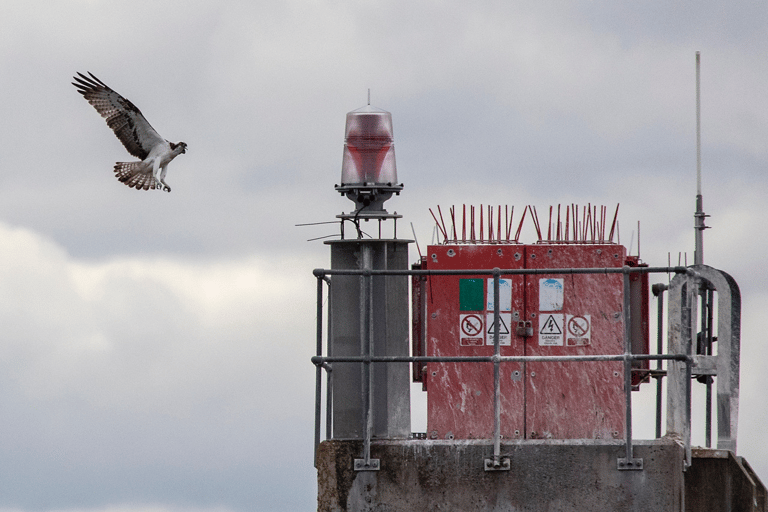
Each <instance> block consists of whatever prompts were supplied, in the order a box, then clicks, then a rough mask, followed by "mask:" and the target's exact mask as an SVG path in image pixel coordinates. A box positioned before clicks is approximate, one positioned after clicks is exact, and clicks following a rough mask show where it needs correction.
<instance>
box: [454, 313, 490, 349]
mask: <svg viewBox="0 0 768 512" xmlns="http://www.w3.org/2000/svg"><path fill="white" fill-rule="evenodd" d="M484 325H485V321H484V320H483V317H482V316H481V315H478V314H475V313H470V314H464V315H459V333H460V334H459V342H460V343H461V345H462V346H465V347H475V346H482V345H483V342H484V341H485V336H484V334H485V329H484V328H483V327H484Z"/></svg>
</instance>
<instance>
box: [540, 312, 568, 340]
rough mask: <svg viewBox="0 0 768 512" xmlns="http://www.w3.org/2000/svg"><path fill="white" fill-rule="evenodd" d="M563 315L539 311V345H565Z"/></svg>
mask: <svg viewBox="0 0 768 512" xmlns="http://www.w3.org/2000/svg"><path fill="white" fill-rule="evenodd" d="M563 316H564V315H562V314H560V313H539V345H544V346H559V347H562V346H563V327H564V326H563Z"/></svg>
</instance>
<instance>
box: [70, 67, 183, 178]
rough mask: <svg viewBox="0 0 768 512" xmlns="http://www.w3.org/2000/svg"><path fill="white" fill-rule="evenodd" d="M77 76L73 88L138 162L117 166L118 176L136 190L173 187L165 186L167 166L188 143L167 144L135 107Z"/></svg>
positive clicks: (97, 82)
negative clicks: (91, 106)
mask: <svg viewBox="0 0 768 512" xmlns="http://www.w3.org/2000/svg"><path fill="white" fill-rule="evenodd" d="M88 74H89V75H90V77H87V76H85V75H83V74H82V73H78V76H76V77H73V78H74V80H75V81H74V82H72V85H74V86H75V87H77V92H79V93H80V94H82V95H83V96H84V97H85V99H86V100H88V103H90V104H91V105H93V107H94V108H95V109H96V110H97V111H98V113H99V114H101V116H102V117H103V118H105V119H106V120H107V124H108V125H109V127H110V128H112V130H113V131H114V132H115V135H117V138H118V139H120V142H122V143H123V146H125V149H127V150H128V152H129V153H130V154H132V155H133V156H135V157H137V158H141V161H139V162H117V163H116V164H115V176H116V177H117V179H118V180H120V181H122V182H123V183H125V184H126V185H128V186H129V187H133V188H135V189H137V190H139V189H144V190H149V189H153V190H165V191H167V192H170V191H171V187H169V186H168V184H167V183H166V182H165V172H166V170H167V167H168V164H169V163H170V162H171V160H173V159H174V158H176V157H177V156H179V155H180V154H182V153H186V152H187V144H186V143H185V142H177V143H173V142H168V141H167V140H165V139H164V138H162V137H161V136H160V134H159V133H157V132H156V131H155V129H154V128H152V126H150V124H149V122H147V120H146V118H145V117H144V116H143V115H142V113H141V111H140V110H139V109H138V108H136V106H135V105H134V104H133V103H131V102H130V101H128V100H127V99H125V98H123V97H122V96H120V95H119V94H117V93H116V92H115V91H113V90H112V89H110V88H109V87H107V85H106V84H104V82H102V81H101V80H99V79H98V78H96V77H95V76H93V74H92V73H90V72H89V73H88Z"/></svg>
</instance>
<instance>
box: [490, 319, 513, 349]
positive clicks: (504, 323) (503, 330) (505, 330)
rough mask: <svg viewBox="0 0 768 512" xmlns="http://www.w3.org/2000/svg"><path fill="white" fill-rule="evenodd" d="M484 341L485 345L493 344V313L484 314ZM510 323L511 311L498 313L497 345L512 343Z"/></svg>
mask: <svg viewBox="0 0 768 512" xmlns="http://www.w3.org/2000/svg"><path fill="white" fill-rule="evenodd" d="M485 325H486V326H487V328H486V329H485V332H486V336H485V343H486V345H493V334H494V325H493V313H486V315H485ZM511 325H512V313H499V345H512V336H511V335H510V330H509V327H510V326H511Z"/></svg>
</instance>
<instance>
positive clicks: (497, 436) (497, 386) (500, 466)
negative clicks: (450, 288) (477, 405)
mask: <svg viewBox="0 0 768 512" xmlns="http://www.w3.org/2000/svg"><path fill="white" fill-rule="evenodd" d="M500 277H501V270H500V269H499V268H498V267H496V268H494V269H493V459H492V460H489V459H485V470H486V471H508V470H509V469H510V467H511V466H510V461H509V459H508V458H507V459H504V460H503V461H502V459H501V367H500V365H501V362H500V361H501V360H500V357H501V343H500V341H499V327H500V321H499V318H500V314H499V310H500V305H499V300H500V298H501V297H500V295H501V292H500V291H499V288H500Z"/></svg>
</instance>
